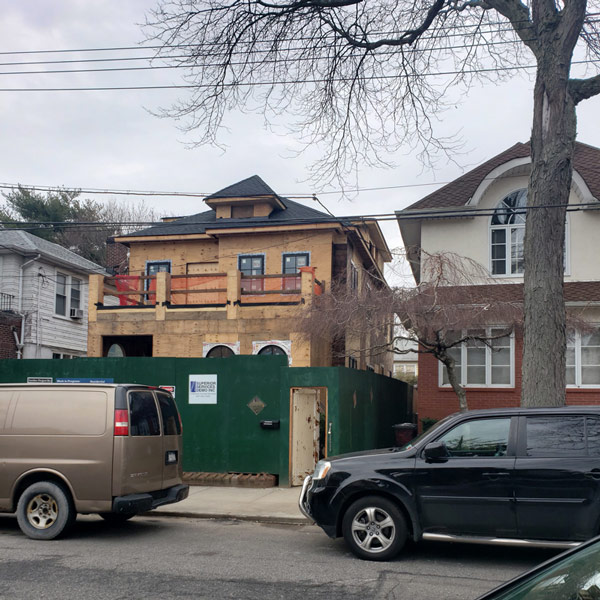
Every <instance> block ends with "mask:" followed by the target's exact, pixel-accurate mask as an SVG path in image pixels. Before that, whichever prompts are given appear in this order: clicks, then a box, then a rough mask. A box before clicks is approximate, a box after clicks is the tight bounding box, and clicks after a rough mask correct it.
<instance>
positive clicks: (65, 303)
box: [54, 273, 82, 318]
mask: <svg viewBox="0 0 600 600" xmlns="http://www.w3.org/2000/svg"><path fill="white" fill-rule="evenodd" d="M81 287H82V286H81V279H78V278H77V277H72V276H70V275H65V274H64V273H57V274H56V291H55V296H54V312H55V314H57V315H61V316H63V317H68V316H73V315H74V314H76V313H74V311H77V310H78V309H81V307H82V304H81ZM78 318H79V317H78Z"/></svg>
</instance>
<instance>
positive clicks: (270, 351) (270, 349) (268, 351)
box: [258, 344, 287, 356]
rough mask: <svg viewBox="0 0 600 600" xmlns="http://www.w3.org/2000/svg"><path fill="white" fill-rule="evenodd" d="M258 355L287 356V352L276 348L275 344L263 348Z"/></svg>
mask: <svg viewBox="0 0 600 600" xmlns="http://www.w3.org/2000/svg"><path fill="white" fill-rule="evenodd" d="M258 354H262V355H267V356H287V354H286V352H285V350H284V349H283V348H280V347H279V346H275V345H273V344H271V345H269V346H265V347H264V348H261V349H260V350H259V352H258Z"/></svg>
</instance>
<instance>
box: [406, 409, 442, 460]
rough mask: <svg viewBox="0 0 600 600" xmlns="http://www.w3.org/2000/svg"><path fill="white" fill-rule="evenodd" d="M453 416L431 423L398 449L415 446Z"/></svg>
mask: <svg viewBox="0 0 600 600" xmlns="http://www.w3.org/2000/svg"><path fill="white" fill-rule="evenodd" d="M453 416H454V415H450V416H448V417H445V418H443V419H442V420H441V421H438V422H437V423H435V424H434V425H432V426H431V427H430V428H429V429H427V430H426V431H423V432H422V433H420V434H419V435H418V436H417V437H416V438H414V439H412V440H410V442H408V443H407V444H404V446H401V447H400V448H399V450H400V451H402V450H410V449H411V448H413V447H414V446H416V445H417V444H418V443H419V441H420V440H422V439H423V438H424V437H425V436H426V435H429V434H430V433H432V432H434V431H435V430H436V429H438V428H439V427H441V426H442V425H444V424H445V423H447V422H448V421H449V420H450V419H451V418H452V417H453Z"/></svg>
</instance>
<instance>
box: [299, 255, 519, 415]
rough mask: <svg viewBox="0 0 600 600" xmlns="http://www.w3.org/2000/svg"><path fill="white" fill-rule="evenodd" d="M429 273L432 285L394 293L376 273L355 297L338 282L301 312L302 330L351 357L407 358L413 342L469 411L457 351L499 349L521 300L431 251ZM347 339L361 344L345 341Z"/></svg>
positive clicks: (475, 268) (477, 271) (461, 262)
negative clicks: (437, 367)
mask: <svg viewBox="0 0 600 600" xmlns="http://www.w3.org/2000/svg"><path fill="white" fill-rule="evenodd" d="M424 268H425V269H426V270H427V273H428V277H427V280H426V282H425V283H423V284H421V285H419V286H417V287H396V288H390V287H388V286H387V285H385V284H384V282H381V281H380V280H378V279H377V278H376V277H375V276H371V277H370V279H367V284H366V285H363V286H362V289H361V290H360V291H358V292H357V291H356V290H353V289H350V288H349V287H348V285H347V283H346V282H341V283H340V282H338V283H334V284H333V285H332V286H331V289H330V290H328V292H327V293H325V294H323V295H321V296H316V297H315V298H314V299H313V302H312V303H311V306H310V307H309V308H308V310H304V311H303V312H302V316H301V318H302V324H301V328H302V330H303V331H304V332H305V335H307V336H308V337H310V338H311V339H313V340H320V341H323V340H328V341H331V343H332V347H333V348H336V349H339V350H338V352H340V353H341V354H343V355H346V356H354V357H358V356H361V355H369V356H371V357H373V356H378V355H382V354H386V353H390V352H392V353H396V354H404V353H406V352H407V351H408V349H407V348H406V346H405V345H404V344H402V343H401V342H402V341H409V342H413V343H414V344H415V346H416V352H418V353H421V354H423V353H425V354H431V355H433V356H434V357H435V358H436V359H437V360H439V361H440V362H441V363H442V364H443V365H444V367H445V368H446V374H447V378H448V383H449V384H450V385H451V386H452V389H453V390H454V392H455V393H456V395H457V397H458V400H459V407H460V410H461V411H466V410H467V409H468V404H467V397H466V393H465V389H464V388H463V386H462V385H461V382H460V377H459V374H458V369H457V365H456V350H459V349H460V347H461V346H462V345H463V344H469V345H472V346H479V347H480V348H481V347H485V346H489V347H491V348H492V351H494V348H495V345H496V344H495V343H496V341H497V340H500V339H502V338H504V337H506V336H507V335H510V333H511V332H512V331H513V329H514V328H516V327H520V326H521V323H522V303H521V302H520V301H519V300H512V299H506V298H504V297H503V295H502V294H498V293H497V292H498V290H500V288H501V286H499V285H497V284H495V283H494V281H495V280H491V278H489V277H488V276H487V274H486V272H485V270H484V269H483V268H482V267H481V265H479V264H478V263H476V262H474V261H470V260H468V259H465V258H463V257H460V256H458V255H456V254H452V253H436V254H428V255H427V257H426V261H425V262H424ZM348 336H351V338H352V341H353V342H356V341H357V340H360V343H359V344H358V345H356V344H355V343H352V342H351V343H348V341H347V340H348ZM344 341H345V342H346V343H345V344H344V343H340V342H344Z"/></svg>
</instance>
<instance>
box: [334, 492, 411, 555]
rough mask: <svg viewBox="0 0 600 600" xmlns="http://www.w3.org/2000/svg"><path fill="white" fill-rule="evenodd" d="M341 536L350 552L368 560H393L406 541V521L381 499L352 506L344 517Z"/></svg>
mask: <svg viewBox="0 0 600 600" xmlns="http://www.w3.org/2000/svg"><path fill="white" fill-rule="evenodd" d="M342 532H343V534H344V539H345V540H346V543H347V544H348V546H349V547H350V550H352V552H353V553H354V554H355V555H356V556H358V557H359V558H363V559H366V560H389V559H391V558H393V557H394V556H396V555H397V554H398V552H400V550H401V549H402V547H403V546H404V544H405V542H406V538H407V528H406V521H405V519H404V516H403V515H402V513H401V512H400V510H399V509H398V507H397V506H396V505H395V504H394V503H393V502H390V501H389V500H387V499H386V498H381V497H378V496H367V497H365V498H361V499H360V500H357V501H356V502H354V503H352V504H351V505H350V507H349V508H348V510H347V511H346V513H345V514H344V519H343V521H342Z"/></svg>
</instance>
